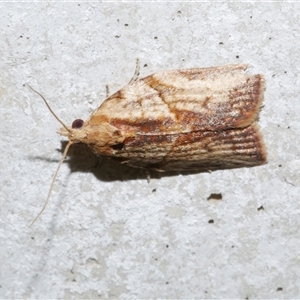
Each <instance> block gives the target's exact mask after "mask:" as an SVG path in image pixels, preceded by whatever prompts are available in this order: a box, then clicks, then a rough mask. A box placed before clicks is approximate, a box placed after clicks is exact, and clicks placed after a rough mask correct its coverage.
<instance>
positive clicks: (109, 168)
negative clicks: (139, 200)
mask: <svg viewBox="0 0 300 300" xmlns="http://www.w3.org/2000/svg"><path fill="white" fill-rule="evenodd" d="M67 143H68V142H67V141H61V146H62V147H61V150H60V151H61V152H63V150H64V149H65V147H66V145H67ZM65 162H66V163H68V165H69V168H70V170H71V172H84V173H93V175H94V176H95V177H96V178H97V179H99V180H101V181H127V180H137V179H145V180H147V176H148V174H149V175H150V178H156V179H159V178H162V177H170V176H178V174H182V175H188V174H194V173H199V172H163V173H162V172H156V171H152V170H151V171H147V170H144V169H139V168H132V167H129V166H127V165H125V164H121V163H120V162H118V161H114V160H113V159H109V158H107V157H105V156H101V157H99V156H97V155H95V154H94V153H93V152H92V150H91V149H90V148H89V147H88V146H86V145H84V144H74V145H72V146H71V147H70V150H69V152H68V156H67V159H66V160H65Z"/></svg>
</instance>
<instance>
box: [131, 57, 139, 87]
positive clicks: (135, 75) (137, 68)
mask: <svg viewBox="0 0 300 300" xmlns="http://www.w3.org/2000/svg"><path fill="white" fill-rule="evenodd" d="M139 76H140V59H139V58H137V59H136V62H135V71H134V74H133V76H132V78H131V80H130V81H129V84H130V83H132V82H134V81H137V80H138V78H139Z"/></svg>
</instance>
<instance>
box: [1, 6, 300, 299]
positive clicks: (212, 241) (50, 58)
mask: <svg viewBox="0 0 300 300" xmlns="http://www.w3.org/2000/svg"><path fill="white" fill-rule="evenodd" d="M299 24H300V4H299V3H276V2H273V3H221V2H219V3H187V2H185V3H184V2H182V3H88V2H86V3H80V2H76V3H75V2H74V3H1V4H0V29H1V39H0V55H1V60H0V83H1V84H0V97H1V99H0V109H1V127H0V128H1V129H0V130H1V141H0V149H1V159H0V184H1V191H0V197H1V198H0V201H1V203H0V212H1V219H0V222H1V225H0V237H1V244H0V262H1V266H0V298H14V299H17V298H27V299H28V298H40V299H42V298H65V299H67V298H72V299H75V298H76V299H83V298H85V299H86V298H91V299H96V298H100V297H102V298H115V297H119V298H131V299H132V298H150V297H151V298H158V297H160V298H193V297H197V298H241V299H247V298H249V299H251V298H297V297H299V295H300V255H299V252H300V233H299V230H300V209H299V208H300V189H299V184H300V177H299V164H300V161H299V148H300V147H299V139H300V137H299V132H300V124H299V123H300V122H299V116H300V100H299V97H300V96H299V95H300V91H299V90H300V80H299V73H300V70H299V62H300V51H299V40H300V31H299ZM137 57H139V58H140V59H141V65H142V70H141V71H142V72H141V73H142V74H141V75H142V76H143V75H148V74H151V73H153V72H156V71H158V70H164V69H174V68H175V69H177V68H188V67H201V66H215V65H222V64H228V63H249V64H250V65H251V70H250V72H252V73H258V72H259V73H263V74H265V77H266V92H265V101H264V105H265V106H264V107H263V109H262V112H261V114H260V126H261V130H262V132H263V134H264V137H265V141H266V145H267V148H268V164H267V165H264V166H262V167H257V168H252V169H238V170H226V171H216V172H213V173H211V174H209V173H203V174H190V175H185V176H183V175H178V176H161V178H153V179H152V180H151V182H150V183H149V184H148V183H147V181H146V179H145V176H144V174H143V172H140V171H138V170H132V169H128V168H125V167H123V166H122V167H121V166H119V165H118V164H111V163H109V162H107V161H105V160H104V162H103V164H102V165H101V164H100V165H97V159H96V158H95V156H93V155H92V154H91V153H90V152H89V151H88V150H86V149H85V148H84V147H73V149H72V150H71V151H70V156H69V159H68V160H67V161H66V162H65V163H64V164H63V166H62V169H61V171H60V174H59V177H58V179H57V181H56V183H55V186H54V189H53V192H52V196H51V199H50V203H49V205H48V207H47V209H46V211H45V213H44V214H43V215H42V217H41V218H40V219H39V220H38V221H37V222H36V223H35V224H34V226H33V227H31V228H29V224H30V222H31V221H32V220H33V218H34V217H35V216H36V215H37V213H38V211H39V210H40V209H41V207H42V205H43V203H44V201H45V198H46V195H47V192H48V189H49V186H50V182H51V180H52V176H53V173H54V170H55V168H56V167H57V164H58V161H59V159H60V158H61V150H62V149H63V146H64V145H65V144H61V141H64V139H63V138H61V137H60V136H58V135H57V134H56V130H57V128H59V127H60V126H59V124H58V122H57V121H56V120H55V119H54V118H53V117H52V116H51V115H50V113H49V111H48V110H47V108H46V107H45V105H44V103H43V102H42V100H41V99H40V98H39V97H38V96H37V95H36V94H34V93H33V92H32V91H30V90H29V89H28V88H27V87H26V86H24V84H25V83H30V84H31V85H32V86H33V87H35V88H36V89H37V90H39V91H40V92H41V93H42V94H43V95H44V96H45V97H46V98H47V99H48V101H49V103H50V104H51V106H52V108H53V109H54V110H55V112H56V113H57V114H58V115H59V117H60V118H61V119H62V120H64V121H65V122H66V123H67V124H70V123H71V122H72V121H73V120H74V119H75V118H82V119H86V118H87V117H88V116H89V115H90V114H91V112H92V111H93V110H94V109H95V108H96V107H98V106H99V104H100V103H101V102H102V101H103V100H104V98H105V85H106V84H107V83H109V84H110V89H111V92H114V91H116V90H118V89H119V88H121V87H122V86H124V85H125V84H127V83H128V81H129V80H130V78H131V77H132V75H133V72H134V68H135V59H136V58H137ZM211 193H222V195H223V198H222V200H221V201H207V198H208V197H209V195H210V194H211ZM261 206H263V208H264V209H258V208H260V207H261ZM209 220H214V223H209Z"/></svg>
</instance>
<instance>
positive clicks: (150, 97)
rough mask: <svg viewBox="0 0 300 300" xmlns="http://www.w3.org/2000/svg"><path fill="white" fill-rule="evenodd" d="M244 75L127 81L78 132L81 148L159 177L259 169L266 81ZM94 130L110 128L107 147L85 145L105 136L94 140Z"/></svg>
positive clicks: (190, 74) (210, 71)
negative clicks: (161, 173) (260, 114)
mask: <svg viewBox="0 0 300 300" xmlns="http://www.w3.org/2000/svg"><path fill="white" fill-rule="evenodd" d="M246 68H247V65H228V66H221V67H215V68H195V69H187V70H173V71H164V72H160V73H155V74H153V75H150V76H147V77H145V78H142V79H139V80H136V81H131V82H130V83H129V84H128V85H127V86H125V87H124V88H122V89H121V90H119V91H118V92H117V93H115V94H113V95H112V96H110V97H109V98H107V99H106V100H105V101H104V102H103V104H102V105H101V106H100V107H99V108H98V109H97V110H96V111H95V112H94V113H93V114H92V115H91V117H90V119H89V120H87V121H86V122H85V123H84V126H83V127H82V128H81V129H78V130H82V131H84V132H85V134H84V136H85V138H84V139H81V140H80V141H82V142H83V143H85V144H87V145H89V146H90V147H91V148H92V150H93V151H94V152H95V153H96V154H97V155H106V156H108V157H110V158H116V159H118V160H119V161H123V163H126V164H129V165H130V166H132V167H139V168H145V169H154V170H157V171H188V170H193V171H194V170H199V171H201V170H215V169H222V168H235V167H247V166H256V165H260V164H263V163H265V161H266V152H265V147H264V143H263V141H262V138H261V135H260V133H259V130H258V127H257V125H256V120H257V118H258V112H259V109H260V106H261V102H262V100H263V90H264V78H263V75H259V74H257V75H251V76H247V75H246V74H245V70H246ZM99 124H109V125H110V126H112V127H111V133H112V135H110V136H108V137H107V139H106V140H105V143H103V139H100V138H96V139H95V138H90V137H92V136H93V137H95V136H97V134H98V135H99V136H100V135H103V134H104V133H100V132H99V133H95V130H96V132H97V129H95V128H97V126H98V127H99ZM88 126H89V127H88ZM89 132H90V133H89ZM92 132H94V133H93V134H92ZM116 137H118V138H116ZM78 141H79V139H78Z"/></svg>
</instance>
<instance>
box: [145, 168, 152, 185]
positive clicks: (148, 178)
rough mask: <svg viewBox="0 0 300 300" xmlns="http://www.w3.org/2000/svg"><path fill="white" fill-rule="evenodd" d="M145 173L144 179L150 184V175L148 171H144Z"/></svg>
mask: <svg viewBox="0 0 300 300" xmlns="http://www.w3.org/2000/svg"><path fill="white" fill-rule="evenodd" d="M145 173H146V177H147V182H148V183H150V179H151V174H150V171H149V170H145Z"/></svg>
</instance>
